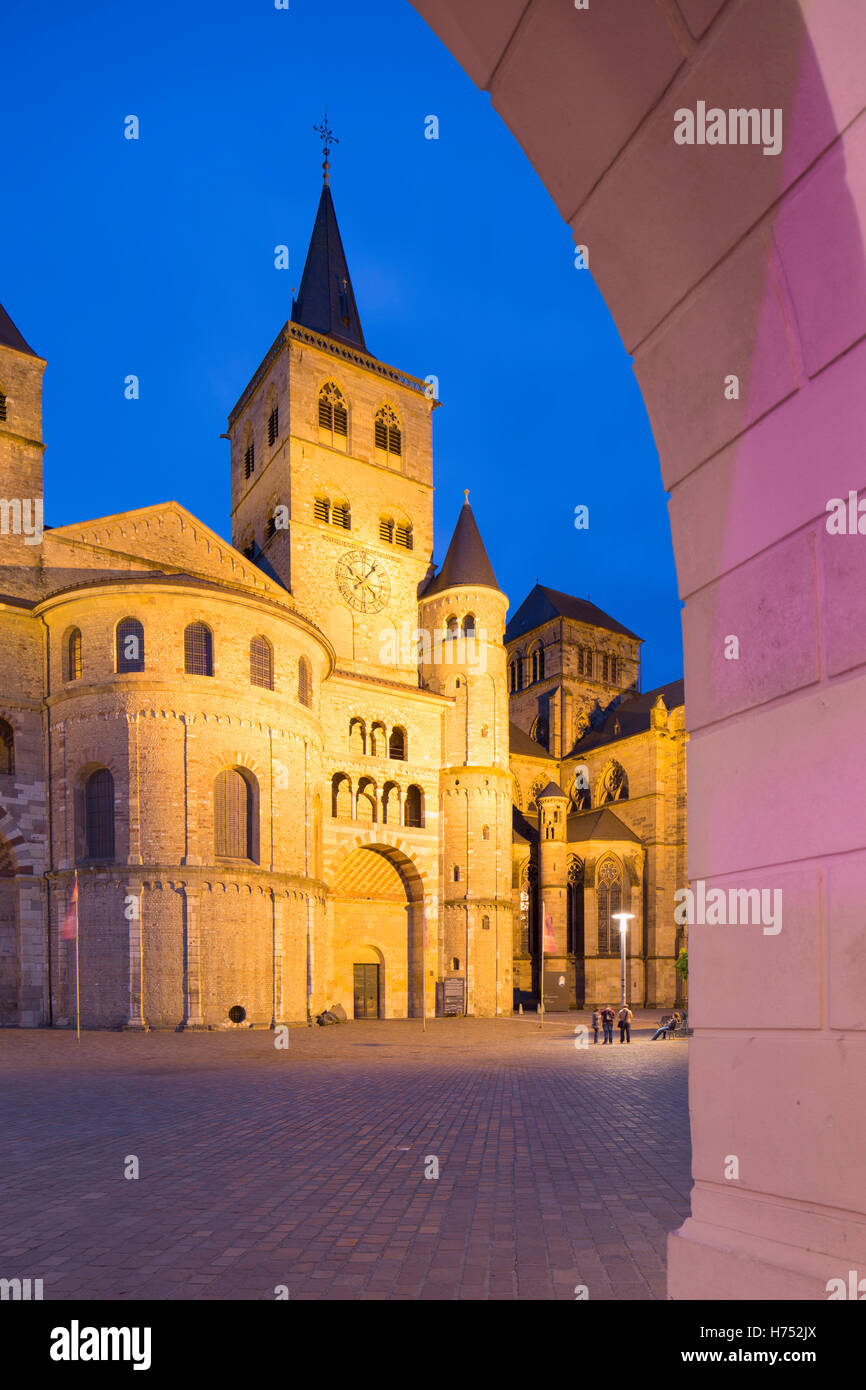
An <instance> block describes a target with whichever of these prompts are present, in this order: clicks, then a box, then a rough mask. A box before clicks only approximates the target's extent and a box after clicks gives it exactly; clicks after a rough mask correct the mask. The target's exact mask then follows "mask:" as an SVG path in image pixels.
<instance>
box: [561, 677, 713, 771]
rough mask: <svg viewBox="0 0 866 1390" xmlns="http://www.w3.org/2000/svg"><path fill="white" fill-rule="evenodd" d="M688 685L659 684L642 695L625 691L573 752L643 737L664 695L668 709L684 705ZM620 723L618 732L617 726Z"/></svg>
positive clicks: (679, 682) (671, 682) (681, 683)
mask: <svg viewBox="0 0 866 1390" xmlns="http://www.w3.org/2000/svg"><path fill="white" fill-rule="evenodd" d="M684 692H685V685H684V682H683V679H682V677H680V679H679V680H677V681H669V682H668V684H667V685H657V686H656V688H655V690H645V691H644V692H643V694H642V695H637V694H634V693H632V692H631V691H628V690H627V691H625V692H624V694H623V695H621V696H620V697H619V698H618V699H616V700H614V701H613V702H612V704H610V705H609V706H608V708H607V710H606V711H605V712H604V713H603V714H602V716H601V718H600V719H599V721H598V722H597V723H596V725H595V727H594V728H590V730H589V731H588V733H586V734H584V736H583V738H582V739H580V740H579V741H578V742H577V743H576V744H575V745H574V750H573V752H574V753H577V754H579V755H581V756H582V755H583V754H584V753H588V752H589V751H590V749H592V748H599V747H601V746H602V745H603V744H605V743H615V742H616V741H617V740H618V739H622V738H631V737H632V736H633V735H634V734H642V733H644V732H645V730H647V729H648V728H649V727H650V712H651V710H652V707H653V705H654V704H655V702H656V700H657V699H658V697H659V695H661V697H662V699H663V700H664V702H665V705H666V706H667V708H668V709H669V710H672V709H676V707H677V706H678V705H683V704H685V693H684ZM617 724H619V733H616V725H617Z"/></svg>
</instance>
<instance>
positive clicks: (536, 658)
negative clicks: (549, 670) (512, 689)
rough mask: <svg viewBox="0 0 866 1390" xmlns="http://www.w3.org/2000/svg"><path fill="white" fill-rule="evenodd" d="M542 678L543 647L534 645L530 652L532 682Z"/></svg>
mask: <svg viewBox="0 0 866 1390" xmlns="http://www.w3.org/2000/svg"><path fill="white" fill-rule="evenodd" d="M543 680H544V648H543V647H536V649H535V651H534V652H533V653H532V683H533V685H535V683H536V681H543Z"/></svg>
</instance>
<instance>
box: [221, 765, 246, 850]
mask: <svg viewBox="0 0 866 1390" xmlns="http://www.w3.org/2000/svg"><path fill="white" fill-rule="evenodd" d="M213 800H214V817H213V821H214V853H215V854H216V856H217V858H218V859H254V858H255V843H254V841H255V836H254V829H255V826H254V816H255V796H254V793H253V786H252V783H251V781H250V780H249V778H248V776H246V775H245V774H244V773H243V772H241V771H240V770H239V768H236V767H226V768H223V770H222V772H220V773H219V774H218V775H217V777H216V779H215V780H214V787H213Z"/></svg>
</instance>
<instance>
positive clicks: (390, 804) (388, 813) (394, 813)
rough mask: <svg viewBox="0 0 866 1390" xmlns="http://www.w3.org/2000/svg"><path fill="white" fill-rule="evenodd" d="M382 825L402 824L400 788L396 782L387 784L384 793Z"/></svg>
mask: <svg viewBox="0 0 866 1390" xmlns="http://www.w3.org/2000/svg"><path fill="white" fill-rule="evenodd" d="M382 824H383V825H399V824H400V788H399V787H398V786H397V783H396V782H386V783H385V789H384V791H383V792H382Z"/></svg>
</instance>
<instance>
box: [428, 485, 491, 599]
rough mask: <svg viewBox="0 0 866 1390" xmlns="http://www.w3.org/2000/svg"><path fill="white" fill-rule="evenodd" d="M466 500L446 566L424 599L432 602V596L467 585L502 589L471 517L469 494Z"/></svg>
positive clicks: (476, 525)
mask: <svg viewBox="0 0 866 1390" xmlns="http://www.w3.org/2000/svg"><path fill="white" fill-rule="evenodd" d="M465 496H466V501H465V502H464V503H463V506H462V507H461V508H460V515H459V516H458V518H457V525H456V526H455V527H454V534H453V536H452V537H451V544H450V545H449V547H448V553H447V554H446V556H445V562H444V564H443V565H442V568H441V570H440V571H439V573H438V574H437V575H435V576H434V577H433V579H431V581H430V583H429V584H428V586H427V588H426V589H425V590H424V598H430V596H431V595H432V594H438V593H440V592H441V591H442V590H443V589H454V588H458V587H460V586H466V585H473V586H478V585H479V584H480V585H481V586H482V587H484V588H486V589H499V585H498V584H497V582H496V575H495V574H494V573H493V566H492V565H491V563H490V559H489V557H488V554H487V551H486V550H485V549H484V542H483V540H482V539H481V532H480V531H479V530H478V523H477V522H476V520H475V517H474V516H473V515H472V508H471V507H470V505H469V493H468V492H467V493H466V494H465Z"/></svg>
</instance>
